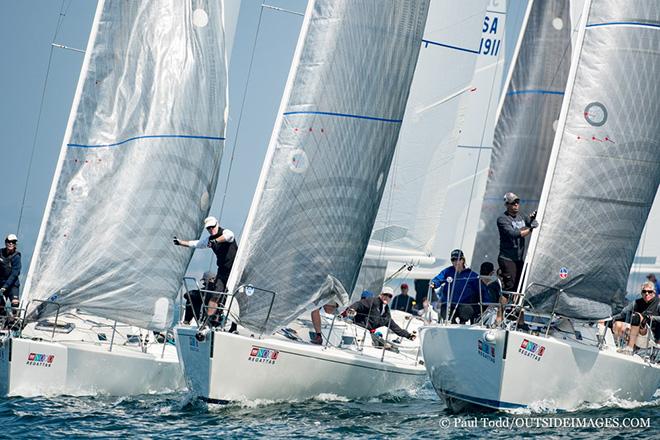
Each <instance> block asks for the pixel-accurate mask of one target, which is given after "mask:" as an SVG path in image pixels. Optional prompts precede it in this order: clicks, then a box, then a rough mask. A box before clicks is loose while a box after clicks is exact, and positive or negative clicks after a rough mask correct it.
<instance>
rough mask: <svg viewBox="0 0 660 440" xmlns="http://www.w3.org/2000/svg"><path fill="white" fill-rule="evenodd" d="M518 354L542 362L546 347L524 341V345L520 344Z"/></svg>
mask: <svg viewBox="0 0 660 440" xmlns="http://www.w3.org/2000/svg"><path fill="white" fill-rule="evenodd" d="M518 353H520V354H522V355H524V356H527V357H530V358H532V359H534V360H536V361H540V360H541V357H542V356H543V353H545V347H544V346H543V345H539V344H536V343H534V342H532V341H529V340H527V339H523V341H522V344H520V348H519V349H518Z"/></svg>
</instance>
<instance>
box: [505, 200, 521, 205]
mask: <svg viewBox="0 0 660 440" xmlns="http://www.w3.org/2000/svg"><path fill="white" fill-rule="evenodd" d="M506 204H507V205H520V200H514V201H513V202H511V203H509V202H507V203H506Z"/></svg>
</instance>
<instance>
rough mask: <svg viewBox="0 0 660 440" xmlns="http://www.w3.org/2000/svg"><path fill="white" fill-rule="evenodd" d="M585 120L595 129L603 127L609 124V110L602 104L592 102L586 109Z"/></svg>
mask: <svg viewBox="0 0 660 440" xmlns="http://www.w3.org/2000/svg"><path fill="white" fill-rule="evenodd" d="M584 119H585V120H586V121H587V122H588V123H589V124H590V125H593V126H594V127H602V126H603V125H605V122H607V109H606V108H605V106H604V105H603V104H601V103H600V102H592V103H589V104H587V106H586V107H585V108H584Z"/></svg>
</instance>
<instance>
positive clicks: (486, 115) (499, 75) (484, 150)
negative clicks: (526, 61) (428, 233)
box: [416, 0, 522, 278]
mask: <svg viewBox="0 0 660 440" xmlns="http://www.w3.org/2000/svg"><path fill="white" fill-rule="evenodd" d="M516 7H517V8H519V9H522V8H520V5H519V4H517V3H515V2H514V3H511V2H506V1H499V0H491V1H490V2H489V3H488V7H487V9H486V15H485V16H484V19H483V23H482V28H481V31H482V35H481V41H480V43H479V56H478V57H477V65H476V67H475V70H474V76H473V78H472V85H473V87H474V91H473V92H471V93H468V94H466V95H464V97H463V98H464V102H463V103H462V107H463V108H464V111H463V113H464V120H463V122H462V126H461V128H460V136H459V139H458V147H457V149H456V151H455V153H454V166H453V167H452V169H451V172H450V175H449V176H448V177H447V179H449V186H448V188H447V190H446V192H447V195H446V198H445V204H444V206H443V209H442V216H441V218H440V225H441V227H440V232H439V233H438V235H437V237H436V243H435V245H434V246H435V248H436V252H437V254H438V257H439V258H440V260H439V261H437V263H436V265H435V267H426V268H424V267H419V268H417V270H416V273H417V276H416V278H432V277H434V276H435V275H437V273H438V269H439V268H440V267H442V266H444V265H446V264H449V254H450V252H451V251H452V250H453V249H456V248H460V249H462V250H463V251H464V253H465V255H466V258H467V261H468V263H469V264H471V263H472V262H473V259H472V254H471V250H472V243H474V239H475V234H476V230H477V227H478V223H479V222H478V220H479V211H480V208H481V200H482V198H483V193H484V189H485V186H486V179H487V177H488V164H489V162H490V151H491V148H492V145H493V132H494V130H495V123H496V113H497V109H498V104H499V102H500V97H501V95H502V90H503V88H502V85H503V82H504V81H503V77H504V70H505V66H506V63H507V60H509V59H511V53H509V52H510V51H509V52H507V40H509V39H510V37H509V35H508V34H509V33H510V32H511V29H515V28H514V27H513V26H512V25H511V24H507V15H508V13H509V10H511V9H516ZM507 26H508V29H507ZM514 35H515V34H514ZM514 56H515V55H514ZM509 62H510V61H509Z"/></svg>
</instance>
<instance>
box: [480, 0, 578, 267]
mask: <svg viewBox="0 0 660 440" xmlns="http://www.w3.org/2000/svg"><path fill="white" fill-rule="evenodd" d="M529 8H530V9H529V10H528V16H527V24H526V27H525V29H524V32H521V34H520V39H521V40H520V42H519V49H518V54H517V57H516V60H515V63H514V64H513V66H512V71H511V74H510V78H509V81H508V85H507V89H506V90H507V92H506V95H504V97H503V102H502V107H501V110H500V113H499V117H498V120H497V125H496V127H495V136H494V141H493V152H492V155H491V166H490V171H489V176H488V182H487V184H486V192H485V195H484V199H483V204H482V207H481V214H480V217H481V218H480V221H479V231H478V233H477V238H476V242H475V249H474V253H473V265H474V266H476V267H478V265H479V264H481V263H482V262H484V261H490V262H493V263H496V262H497V255H498V254H499V234H498V231H497V225H496V224H497V217H498V216H500V215H501V214H502V212H504V210H505V207H504V202H503V199H502V196H503V195H504V194H505V193H507V192H509V191H512V192H514V193H516V194H517V195H519V196H520V197H522V198H523V200H522V203H523V205H522V207H523V209H524V210H525V211H526V212H527V213H530V212H532V211H534V210H536V209H537V207H538V201H539V198H540V197H541V191H542V189H543V179H544V177H545V171H546V169H547V167H548V161H549V159H550V151H551V149H552V142H553V140H554V137H555V130H556V129H557V120H558V119H559V112H560V110H561V103H562V100H563V97H564V90H565V88H566V81H567V79H568V71H569V68H570V62H571V24H570V5H569V1H568V0H543V1H533V2H532V4H531V6H529ZM475 215H476V213H475Z"/></svg>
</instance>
